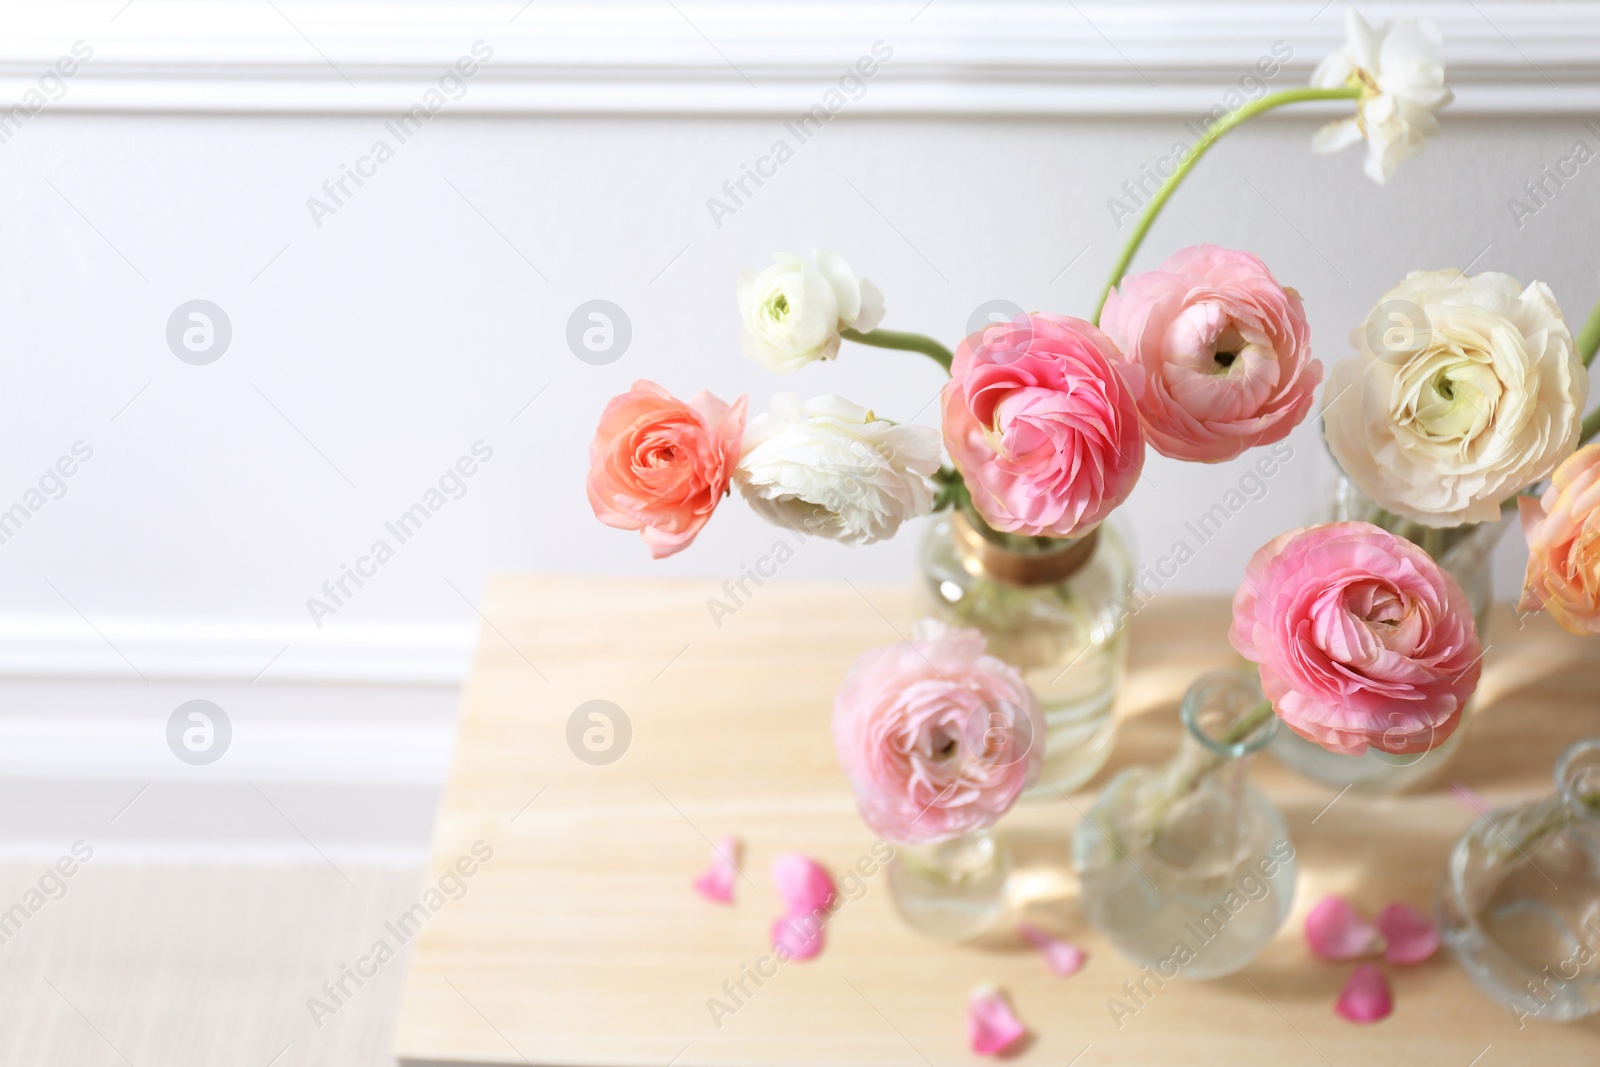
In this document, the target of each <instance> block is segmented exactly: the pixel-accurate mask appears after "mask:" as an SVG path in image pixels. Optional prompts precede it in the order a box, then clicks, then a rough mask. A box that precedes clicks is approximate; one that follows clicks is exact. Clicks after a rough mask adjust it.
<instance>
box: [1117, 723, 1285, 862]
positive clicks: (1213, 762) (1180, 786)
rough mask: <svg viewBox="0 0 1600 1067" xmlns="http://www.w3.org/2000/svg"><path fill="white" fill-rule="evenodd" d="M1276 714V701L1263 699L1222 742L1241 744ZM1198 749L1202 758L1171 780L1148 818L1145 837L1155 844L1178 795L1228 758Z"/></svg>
mask: <svg viewBox="0 0 1600 1067" xmlns="http://www.w3.org/2000/svg"><path fill="white" fill-rule="evenodd" d="M1272 714H1273V712H1272V701H1270V700H1263V701H1262V702H1261V703H1259V704H1257V705H1256V706H1255V707H1253V708H1251V709H1250V710H1249V711H1248V712H1246V713H1245V714H1244V715H1243V716H1241V717H1240V718H1239V721H1237V722H1235V723H1234V724H1233V725H1232V726H1230V727H1228V732H1227V733H1225V734H1223V735H1222V738H1221V743H1222V744H1224V745H1236V744H1238V743H1239V742H1240V741H1243V740H1244V739H1245V738H1247V737H1249V736H1250V735H1251V734H1253V733H1255V732H1256V730H1257V729H1259V728H1260V726H1261V724H1262V723H1264V722H1266V721H1267V720H1268V719H1270V718H1271V717H1272ZM1194 751H1195V752H1197V753H1200V755H1199V761H1198V762H1196V763H1194V764H1193V765H1191V766H1189V767H1188V768H1187V769H1186V770H1184V771H1183V772H1182V773H1181V774H1179V775H1178V777H1177V778H1176V779H1175V780H1173V781H1172V782H1170V783H1168V785H1167V787H1166V791H1165V792H1164V793H1163V794H1162V795H1161V797H1160V798H1159V799H1158V800H1157V801H1156V803H1155V805H1154V806H1153V807H1152V808H1151V809H1150V811H1149V813H1148V815H1147V817H1146V821H1145V826H1146V827H1147V829H1146V830H1145V839H1146V841H1148V842H1150V843H1152V844H1153V843H1154V842H1155V840H1156V839H1157V838H1159V837H1160V836H1161V824H1162V822H1163V821H1164V820H1165V819H1166V817H1167V812H1168V810H1170V809H1171V807H1172V805H1174V804H1176V803H1177V802H1178V798H1179V797H1182V796H1183V795H1184V794H1186V793H1188V792H1189V791H1190V790H1192V789H1193V788H1194V786H1195V783H1196V782H1198V781H1199V780H1200V776H1201V775H1202V774H1209V773H1210V772H1211V771H1212V770H1213V769H1214V768H1216V767H1219V766H1221V765H1222V763H1223V761H1224V759H1225V757H1223V756H1221V755H1219V754H1218V753H1216V752H1214V751H1212V750H1210V749H1201V748H1196V749H1195V750H1194Z"/></svg>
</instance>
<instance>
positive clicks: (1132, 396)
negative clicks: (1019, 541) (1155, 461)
mask: <svg viewBox="0 0 1600 1067" xmlns="http://www.w3.org/2000/svg"><path fill="white" fill-rule="evenodd" d="M1120 363H1121V361H1120V360H1119V359H1118V352H1117V350H1116V346H1114V345H1113V344H1112V343H1111V340H1110V338H1108V337H1106V335H1105V334H1103V333H1101V332H1100V331H1099V330H1098V329H1096V328H1095V327H1094V326H1091V325H1090V324H1089V323H1087V322H1085V321H1083V320H1082V319H1074V318H1067V317H1065V316H1061V315H1044V314H1033V315H1029V316H1028V317H1027V318H1026V319H1025V320H1024V319H1020V318H1019V319H1017V320H1016V321H1013V322H1005V323H998V324H996V325H994V326H990V327H987V328H986V329H984V330H981V331H979V332H978V333H975V334H973V335H972V336H971V337H968V338H967V339H966V340H965V341H962V342H961V346H960V348H958V349H957V350H956V355H955V363H954V365H953V366H952V367H951V371H950V374H951V377H950V382H949V384H948V385H946V386H945V388H944V396H943V405H944V441H945V447H946V448H947V449H948V450H949V452H950V457H951V459H953V460H954V461H955V464H956V466H957V467H958V468H959V469H960V471H961V475H962V477H963V479H965V481H966V484H967V489H968V491H969V492H971V494H972V503H973V505H974V506H975V507H977V509H978V512H979V514H981V515H982V516H983V518H984V521H986V522H987V523H988V524H989V525H990V526H992V527H994V528H995V529H996V530H1003V531H1005V532H1007V533H1020V534H1027V535H1030V536H1034V537H1041V536H1042V537H1074V536H1078V535H1080V534H1084V533H1087V532H1088V531H1089V530H1091V529H1093V528H1094V527H1095V526H1096V525H1098V524H1099V523H1100V522H1101V521H1102V520H1103V519H1105V517H1106V516H1108V515H1110V514H1111V511H1112V509H1113V508H1115V507H1116V506H1117V505H1118V504H1120V503H1122V502H1123V501H1124V500H1126V499H1127V497H1128V494H1129V493H1131V492H1133V487H1134V484H1135V483H1137V482H1138V480H1139V472H1140V471H1141V470H1142V469H1143V468H1144V434H1143V431H1142V430H1141V429H1140V427H1139V410H1138V408H1137V406H1136V400H1137V395H1136V394H1137V385H1138V381H1137V368H1130V369H1129V370H1128V372H1127V373H1128V374H1129V377H1128V378H1126V379H1125V378H1124V377H1123V375H1122V373H1121V372H1119V370H1118V365H1119V364H1120ZM1124 366H1126V365H1124Z"/></svg>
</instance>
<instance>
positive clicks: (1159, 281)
mask: <svg viewBox="0 0 1600 1067" xmlns="http://www.w3.org/2000/svg"><path fill="white" fill-rule="evenodd" d="M1100 322H1101V325H1102V326H1103V327H1104V328H1105V331H1106V333H1107V334H1108V335H1109V336H1110V337H1111V340H1113V341H1114V342H1116V345H1117V347H1118V348H1120V349H1121V350H1122V353H1123V358H1125V359H1127V360H1128V361H1129V362H1131V363H1135V364H1137V365H1138V366H1139V367H1141V368H1143V370H1144V374H1145V378H1144V393H1143V395H1141V396H1140V397H1139V413H1140V414H1141V415H1142V416H1143V417H1144V430H1145V437H1146V438H1147V439H1148V440H1149V442H1150V447H1152V448H1154V449H1155V450H1156V451H1157V452H1160V453H1161V454H1162V455H1163V456H1170V457H1172V458H1173V459H1187V460H1195V461H1198V462H1201V463H1220V462H1222V461H1223V460H1228V459H1233V458H1234V457H1235V456H1237V455H1239V454H1240V453H1242V452H1244V451H1246V450H1247V449H1250V448H1253V447H1255V446H1256V445H1268V444H1272V443H1273V442H1275V441H1281V440H1283V439H1284V438H1285V437H1287V436H1288V435H1289V431H1290V430H1293V429H1294V428H1295V427H1296V426H1298V425H1300V422H1301V421H1302V420H1303V419H1304V418H1305V417H1306V415H1307V413H1309V412H1310V411H1311V405H1312V404H1313V403H1314V402H1315V399H1316V391H1317V386H1318V385H1319V384H1320V383H1321V381H1322V364H1321V363H1319V362H1317V361H1316V360H1314V359H1312V358H1311V327H1310V326H1308V325H1307V324H1306V312H1305V308H1304V307H1303V306H1302V305H1301V303H1300V294H1298V293H1296V292H1295V291H1294V290H1293V289H1285V288H1284V287H1283V286H1281V285H1279V284H1278V281H1277V279H1276V278H1274V277H1273V276H1272V272H1271V271H1269V270H1267V265H1266V264H1265V263H1262V262H1261V260H1259V259H1257V258H1256V257H1255V256H1252V255H1250V254H1249V253H1248V252H1233V251H1229V250H1228V249H1226V248H1218V247H1217V246H1216V245H1196V246H1195V247H1193V248H1185V249H1183V250H1182V251H1180V252H1176V253H1174V254H1173V255H1172V256H1170V257H1169V258H1168V259H1167V261H1166V262H1165V263H1163V264H1162V265H1161V266H1160V267H1159V268H1157V269H1156V270H1152V271H1146V272H1145V273H1143V274H1130V275H1129V276H1128V277H1126V278H1124V279H1122V284H1121V286H1120V287H1119V288H1117V289H1113V290H1112V291H1111V293H1110V295H1109V296H1107V297H1106V306H1105V310H1104V312H1103V313H1102V314H1101V316H1100Z"/></svg>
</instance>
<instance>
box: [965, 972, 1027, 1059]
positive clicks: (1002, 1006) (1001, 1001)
mask: <svg viewBox="0 0 1600 1067" xmlns="http://www.w3.org/2000/svg"><path fill="white" fill-rule="evenodd" d="M1027 1032H1028V1029H1027V1027H1025V1026H1023V1025H1022V1020H1021V1019H1018V1018H1017V1016H1016V1013H1015V1012H1013V1011H1012V1010H1011V1005H1010V1004H1008V1003H1006V998H1005V994H1004V993H1002V992H1000V990H999V989H998V988H996V987H995V986H979V987H978V988H977V989H974V990H973V991H972V998H971V999H970V1000H968V1001H967V1040H968V1042H969V1043H970V1044H971V1045H972V1051H973V1052H975V1053H977V1054H978V1055H980V1056H998V1055H999V1054H1001V1053H1002V1052H1004V1051H1006V1049H1008V1048H1010V1047H1011V1046H1013V1045H1015V1044H1016V1043H1017V1042H1018V1041H1020V1040H1021V1039H1022V1037H1023V1035H1025V1034H1026V1033H1027Z"/></svg>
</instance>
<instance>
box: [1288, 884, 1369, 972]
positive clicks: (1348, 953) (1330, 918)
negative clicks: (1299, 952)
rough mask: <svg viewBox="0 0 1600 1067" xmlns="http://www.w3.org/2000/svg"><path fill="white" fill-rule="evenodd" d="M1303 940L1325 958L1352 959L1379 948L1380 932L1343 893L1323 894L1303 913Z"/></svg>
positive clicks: (1366, 954)
mask: <svg viewBox="0 0 1600 1067" xmlns="http://www.w3.org/2000/svg"><path fill="white" fill-rule="evenodd" d="M1306 944H1308V945H1310V946H1311V951H1312V953H1313V954H1315V955H1317V956H1320V957H1321V958H1323V959H1325V960H1355V959H1360V958H1361V957H1363V956H1376V955H1377V954H1378V953H1380V952H1382V951H1383V935H1381V934H1380V933H1378V929H1377V927H1375V926H1373V925H1372V924H1371V923H1369V922H1367V921H1366V920H1365V919H1363V918H1362V917H1361V915H1360V913H1359V912H1357V911H1356V909H1355V908H1354V907H1352V906H1351V904H1350V902H1349V901H1348V900H1346V899H1345V898H1344V897H1339V896H1329V897H1323V898H1322V900H1321V902H1320V903H1318V904H1317V906H1316V907H1314V908H1312V909H1311V912H1310V914H1308V915H1307V916H1306Z"/></svg>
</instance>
